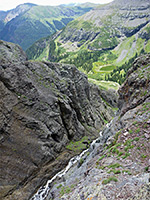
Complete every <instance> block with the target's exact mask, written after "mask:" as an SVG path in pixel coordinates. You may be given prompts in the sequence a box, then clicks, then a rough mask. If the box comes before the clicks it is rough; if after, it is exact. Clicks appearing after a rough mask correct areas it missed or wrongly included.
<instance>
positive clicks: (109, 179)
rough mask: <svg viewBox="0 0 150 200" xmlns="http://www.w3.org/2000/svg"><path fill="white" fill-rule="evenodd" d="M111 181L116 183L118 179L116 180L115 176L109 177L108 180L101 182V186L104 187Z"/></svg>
mask: <svg viewBox="0 0 150 200" xmlns="http://www.w3.org/2000/svg"><path fill="white" fill-rule="evenodd" d="M111 181H114V182H117V181H118V179H117V178H116V177H115V176H111V177H109V178H108V179H104V180H103V181H102V184H103V185H106V184H108V183H110V182H111Z"/></svg>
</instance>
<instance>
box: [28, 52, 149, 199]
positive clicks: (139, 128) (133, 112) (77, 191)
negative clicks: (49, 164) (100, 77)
mask: <svg viewBox="0 0 150 200" xmlns="http://www.w3.org/2000/svg"><path fill="white" fill-rule="evenodd" d="M69 166H71V167H69ZM36 199H46V200H49V199H55V200H64V199H65V200H75V199H78V200H85V199H86V200H149V199H150V54H149V55H144V56H142V57H139V58H138V59H136V60H135V62H134V63H133V65H132V67H131V69H130V71H129V73H128V75H127V79H126V81H125V83H124V84H123V85H122V86H121V88H120V89H119V112H118V115H117V116H116V117H115V118H114V119H113V120H112V121H111V123H109V124H107V126H106V127H105V128H104V129H103V131H102V132H101V134H100V137H99V138H98V139H97V140H96V141H95V142H94V143H92V144H91V146H90V148H89V149H88V150H86V151H84V153H82V155H81V156H80V158H79V159H78V158H77V157H74V158H73V159H72V160H70V163H69V164H68V166H67V168H66V170H64V171H63V172H61V173H59V174H58V175H57V177H55V178H53V179H50V180H49V182H47V184H46V185H45V186H43V187H42V188H40V190H39V191H38V192H37V193H36V194H35V195H34V196H33V198H32V200H36Z"/></svg>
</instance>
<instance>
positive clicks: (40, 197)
mask: <svg viewBox="0 0 150 200" xmlns="http://www.w3.org/2000/svg"><path fill="white" fill-rule="evenodd" d="M110 125H111V122H110V123H108V124H107V125H106V127H107V128H108V127H109V126H110ZM99 135H100V137H102V131H101V132H100V133H99ZM98 140H99V138H97V139H96V140H94V141H93V142H92V143H91V145H90V148H89V149H90V150H93V149H94V146H95V143H96V142H97V141H98ZM89 149H86V150H84V151H83V152H82V153H81V154H80V155H78V156H75V157H73V158H71V159H70V161H69V163H68V165H67V166H66V168H65V169H63V170H62V171H60V172H58V173H57V174H56V175H55V176H54V177H53V178H52V179H50V180H48V181H47V183H46V185H45V186H42V187H40V189H39V190H38V191H37V193H36V194H35V195H34V196H33V197H32V198H31V199H30V200H45V199H46V198H47V196H48V194H49V192H50V189H51V188H50V184H51V183H52V182H53V181H54V180H55V179H56V178H57V177H59V178H61V177H63V176H64V175H65V174H66V172H68V170H69V169H70V168H71V167H72V166H73V165H74V164H76V163H77V162H78V161H79V160H80V159H81V158H82V157H83V156H84V155H85V153H86V152H88V151H89Z"/></svg>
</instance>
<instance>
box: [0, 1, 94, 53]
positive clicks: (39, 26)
mask: <svg viewBox="0 0 150 200" xmlns="http://www.w3.org/2000/svg"><path fill="white" fill-rule="evenodd" d="M94 6H95V5H94V4H93V6H92V5H91V4H87V5H86V6H82V4H81V5H80V6H72V7H69V6H37V5H35V4H28V3H27V4H22V5H19V6H17V7H16V8H15V9H13V10H10V11H9V12H8V13H7V15H6V16H5V18H4V19H2V20H1V23H3V24H5V26H4V27H1V29H2V28H3V29H2V30H1V32H0V39H2V40H5V41H9V42H14V43H17V44H19V45H21V46H22V48H23V49H27V48H28V47H29V46H31V45H32V44H33V43H34V42H35V41H36V40H38V39H40V38H42V37H46V36H48V35H51V34H53V33H54V32H56V31H58V30H60V29H62V28H63V27H64V26H65V25H66V24H67V23H68V22H70V21H72V20H73V19H75V18H76V17H79V16H81V15H83V14H85V13H86V12H88V11H89V10H91V9H92V8H93V7H94Z"/></svg>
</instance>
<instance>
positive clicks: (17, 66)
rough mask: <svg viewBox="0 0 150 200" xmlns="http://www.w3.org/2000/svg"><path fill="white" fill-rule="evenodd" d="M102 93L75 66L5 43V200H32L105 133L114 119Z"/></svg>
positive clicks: (1, 125) (1, 161)
mask: <svg viewBox="0 0 150 200" xmlns="http://www.w3.org/2000/svg"><path fill="white" fill-rule="evenodd" d="M100 95H101V91H100V90H99V88H98V87H97V86H95V85H93V84H90V83H88V80H87V77H86V76H85V75H84V74H83V73H82V72H80V71H78V69H77V68H76V67H75V66H74V65H67V64H56V63H50V62H33V61H32V62H29V61H27V57H26V55H25V53H24V52H23V51H22V49H21V48H20V47H19V46H18V45H15V44H12V43H7V42H4V41H0V116H1V117H0V171H1V176H0V183H1V185H0V199H3V200H4V199H7V200H16V199H18V200H27V199H29V197H31V195H32V194H33V193H34V192H35V190H36V189H37V188H39V187H40V186H41V185H42V184H44V183H46V181H47V180H48V178H49V177H51V176H53V175H54V174H55V173H57V172H58V171H60V170H61V169H62V168H63V167H64V166H65V165H66V164H67V162H68V159H69V158H71V157H72V156H74V155H76V154H78V153H80V152H81V151H82V150H83V149H85V148H86V147H87V146H88V145H89V143H90V142H91V140H92V139H93V138H95V137H97V135H99V131H100V130H101V129H102V128H103V126H104V125H105V123H106V122H107V121H110V120H111V118H112V116H114V114H113V111H112V108H111V107H110V106H108V105H107V104H106V103H105V102H104V100H103V99H102V98H101V96H100ZM113 95H114V92H113ZM113 95H112V96H113ZM70 142H76V143H77V144H78V145H76V146H75V148H74V152H71V151H70V150H69V149H66V145H67V144H69V143H70Z"/></svg>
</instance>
